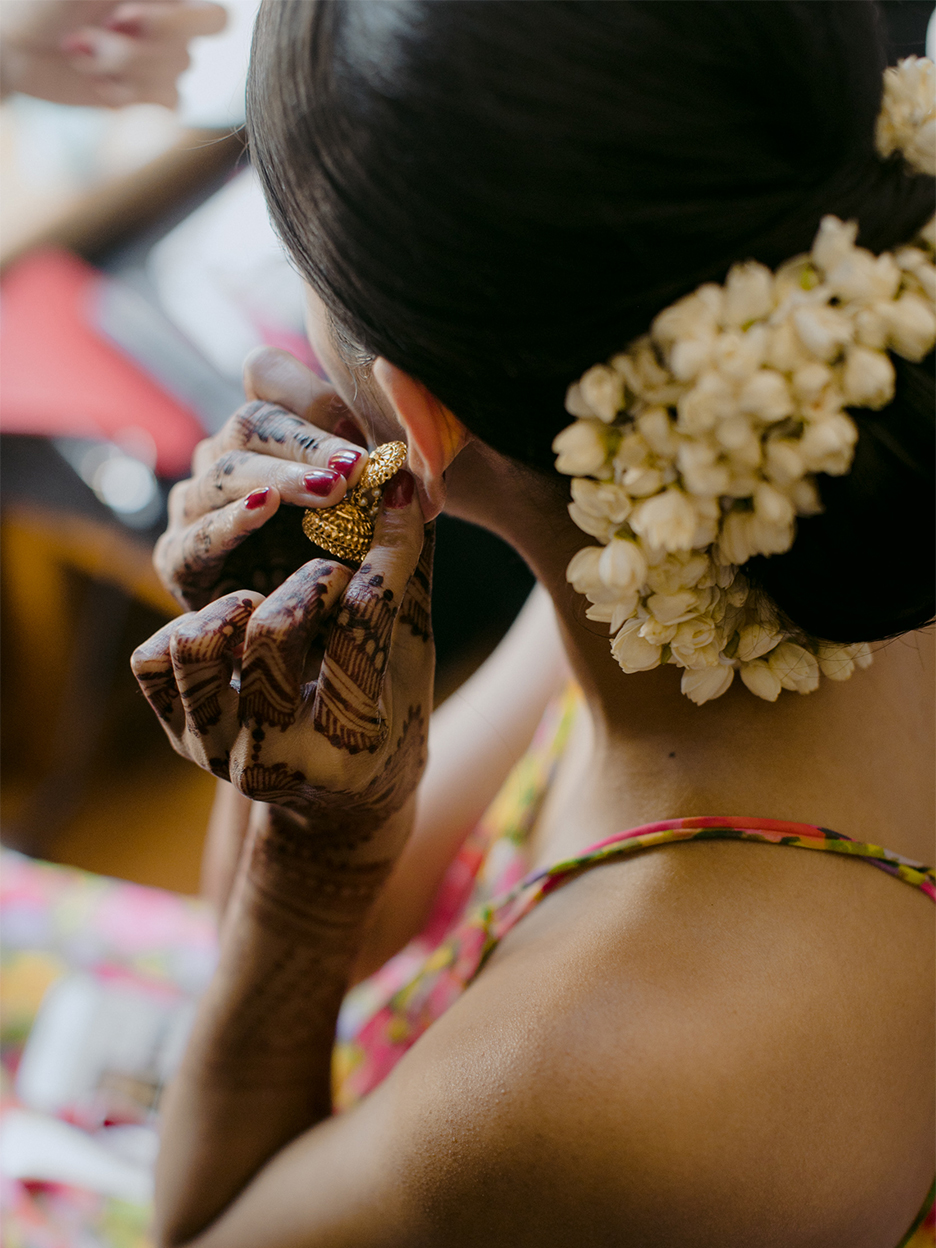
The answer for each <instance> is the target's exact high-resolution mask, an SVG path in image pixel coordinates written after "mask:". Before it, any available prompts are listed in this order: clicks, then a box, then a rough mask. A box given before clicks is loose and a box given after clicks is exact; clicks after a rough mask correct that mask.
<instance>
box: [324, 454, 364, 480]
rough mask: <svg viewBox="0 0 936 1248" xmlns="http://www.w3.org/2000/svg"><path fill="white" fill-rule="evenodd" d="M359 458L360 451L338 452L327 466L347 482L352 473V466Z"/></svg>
mask: <svg viewBox="0 0 936 1248" xmlns="http://www.w3.org/2000/svg"><path fill="white" fill-rule="evenodd" d="M360 458H361V452H360V451H338V452H336V454H334V455H333V456H332V457H331V459H330V460H329V461H328V466H329V468H334V470H335V472H340V473H341V475H342V476H343V477H344V479H345V480H346V481H347V479H348V477H350V476H351V473H352V472H354V465H355V464H356V463H357V462H358V460H359V459H360Z"/></svg>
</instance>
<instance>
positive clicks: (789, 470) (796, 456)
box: [764, 365, 821, 486]
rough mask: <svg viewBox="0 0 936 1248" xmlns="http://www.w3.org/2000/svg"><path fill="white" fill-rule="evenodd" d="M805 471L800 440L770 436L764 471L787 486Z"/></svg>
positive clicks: (770, 477) (766, 445)
mask: <svg viewBox="0 0 936 1248" xmlns="http://www.w3.org/2000/svg"><path fill="white" fill-rule="evenodd" d="M820 367H821V365H820ZM805 471H806V465H805V464H804V463H803V457H802V455H801V454H800V452H799V443H798V441H795V440H794V439H793V438H770V439H769V440H768V441H767V443H766V444H765V446H764V473H765V475H766V476H767V477H768V478H769V479H770V480H771V481H774V482H776V484H777V485H781V486H786V485H789V484H790V483H791V482H793V481H798V480H799V479H800V477H802V475H803V473H804V472H805Z"/></svg>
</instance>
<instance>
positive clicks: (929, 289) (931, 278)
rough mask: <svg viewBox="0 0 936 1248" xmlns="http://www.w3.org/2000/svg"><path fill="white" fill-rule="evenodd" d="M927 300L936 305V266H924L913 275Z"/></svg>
mask: <svg viewBox="0 0 936 1248" xmlns="http://www.w3.org/2000/svg"><path fill="white" fill-rule="evenodd" d="M913 276H914V277H915V278H916V280H917V281H918V282H919V284H920V290H921V293H922V294H923V297H924V298H925V299H928V300H929V301H930V303H936V265H933V264H923V265H921V266H920V267H919V268H918V269H917V270H916V272H915V273H914V274H913Z"/></svg>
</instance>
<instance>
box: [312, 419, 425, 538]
mask: <svg viewBox="0 0 936 1248" xmlns="http://www.w3.org/2000/svg"><path fill="white" fill-rule="evenodd" d="M405 462H406V443H405V442H385V443H384V444H383V446H378V447H377V449H376V450H375V451H371V454H370V458H369V459H368V461H367V466H366V468H365V469H364V471H363V473H362V474H361V479H360V481H359V482H358V484H357V485H356V486H355V487H354V489H353V490H349V491H348V493H347V494H346V495H345V496H344V498H343V499H342V500H341V502H340V503H335V505H334V506H333V507H319V508H310V509H309V510H308V511H307V512H306V513H305V515H304V516H303V517H302V531H303V533H305V535H306V537H307V538H308V539H309V541H310V542H312V543H313V544H314V545H316V546H321V548H322V550H325V551H327V552H328V554H330V555H335V556H336V558H338V559H348V560H352V561H353V562H354V563H362V562H363V560H364V558H365V557H366V555H367V552H368V551H369V550H370V547H371V542H372V541H373V540H374V521H375V520H376V519H377V509H378V508H379V506H380V495H381V491H382V488H383V486H385V485H386V484H387V482H388V481H389V480H390V478H391V477H392V476H394V475H395V474H396V473H397V472H399V470H400V469H401V468H402V467H403V465H404V463H405Z"/></svg>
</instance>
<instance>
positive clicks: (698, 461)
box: [676, 440, 731, 499]
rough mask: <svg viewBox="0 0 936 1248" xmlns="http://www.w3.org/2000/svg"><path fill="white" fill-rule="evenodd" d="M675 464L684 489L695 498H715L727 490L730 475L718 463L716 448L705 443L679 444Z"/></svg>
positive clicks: (726, 468) (726, 469)
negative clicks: (684, 486) (680, 475)
mask: <svg viewBox="0 0 936 1248" xmlns="http://www.w3.org/2000/svg"><path fill="white" fill-rule="evenodd" d="M676 464H677V467H678V468H679V471H680V473H681V474H682V477H683V480H684V482H685V485H686V489H687V490H688V491H689V493H690V494H692V495H694V496H695V497H696V498H699V499H702V498H717V497H718V496H719V495H720V494H724V493H725V491H726V490H727V489H728V485H729V483H730V480H731V473H730V471H729V469H728V467H727V465H725V464H722V463H719V459H718V448H717V447H715V446H712V445H710V444H709V443H707V442H700V441H692V440H687V441H683V442H681V443H680V446H679V450H678V451H677V452H676Z"/></svg>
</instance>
